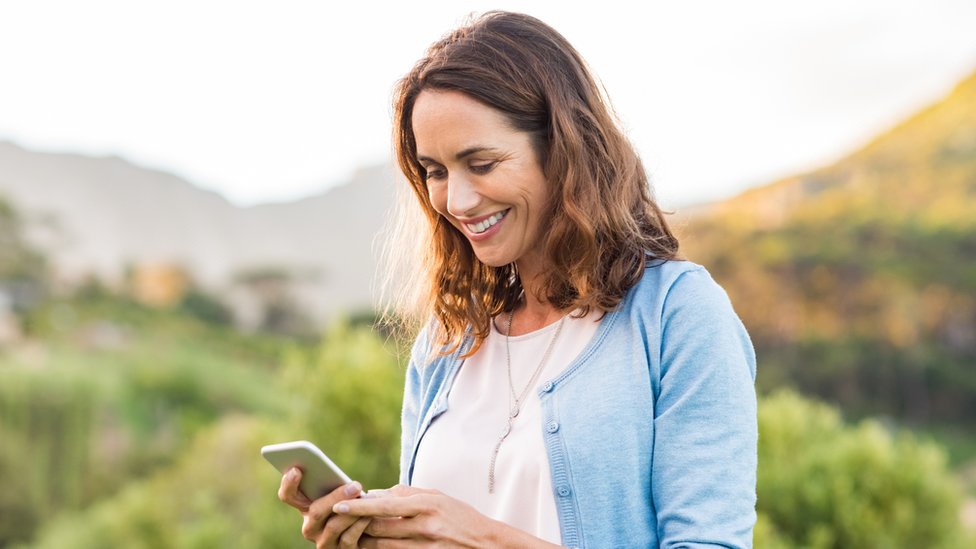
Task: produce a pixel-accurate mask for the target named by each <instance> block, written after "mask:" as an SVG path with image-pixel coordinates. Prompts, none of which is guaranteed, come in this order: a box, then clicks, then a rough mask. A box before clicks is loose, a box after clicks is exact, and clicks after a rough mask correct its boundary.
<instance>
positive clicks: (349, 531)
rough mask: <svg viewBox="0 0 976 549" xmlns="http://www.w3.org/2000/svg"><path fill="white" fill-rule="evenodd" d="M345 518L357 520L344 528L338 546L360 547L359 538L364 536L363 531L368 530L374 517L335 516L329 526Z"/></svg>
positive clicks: (347, 548) (344, 547) (355, 548)
mask: <svg viewBox="0 0 976 549" xmlns="http://www.w3.org/2000/svg"><path fill="white" fill-rule="evenodd" d="M345 519H353V520H355V522H353V523H352V524H351V525H349V526H348V527H346V528H344V530H345V531H344V532H342V534H341V535H340V536H339V544H338V545H337V546H336V547H339V548H341V549H358V547H359V538H360V537H362V535H363V532H365V531H366V527H367V526H369V523H370V522H371V521H372V519H370V518H367V517H362V518H356V517H352V516H335V517H333V518H332V520H330V521H329V526H332V522H333V521H339V520H345Z"/></svg>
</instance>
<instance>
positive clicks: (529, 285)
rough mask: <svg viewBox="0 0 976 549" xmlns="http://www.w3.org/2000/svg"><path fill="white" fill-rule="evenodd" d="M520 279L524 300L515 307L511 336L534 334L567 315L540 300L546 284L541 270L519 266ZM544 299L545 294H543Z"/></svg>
mask: <svg viewBox="0 0 976 549" xmlns="http://www.w3.org/2000/svg"><path fill="white" fill-rule="evenodd" d="M519 278H520V279H521V282H522V289H523V293H522V299H521V300H520V301H519V303H518V304H517V305H516V306H515V314H514V316H513V317H512V330H511V335H513V336H517V335H522V334H527V333H529V332H534V331H536V330H538V329H541V328H544V327H546V326H548V325H550V324H552V323H553V322H556V321H558V320H559V319H560V318H562V317H563V316H564V315H565V312H564V311H561V310H559V309H557V308H556V307H555V306H553V305H552V304H551V303H549V302H548V301H545V300H541V299H539V296H540V294H541V292H540V291H539V290H540V289H541V288H542V284H543V282H544V277H543V276H542V270H541V269H532V270H528V272H527V270H526V269H525V268H523V266H522V265H519ZM542 295H543V297H544V294H542Z"/></svg>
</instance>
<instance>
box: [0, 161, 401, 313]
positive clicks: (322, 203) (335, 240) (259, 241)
mask: <svg viewBox="0 0 976 549" xmlns="http://www.w3.org/2000/svg"><path fill="white" fill-rule="evenodd" d="M393 182H394V176H393V172H392V169H391V167H388V166H375V167H370V168H366V169H362V170H360V171H359V172H357V173H355V174H354V175H353V177H352V178H351V181H349V182H348V183H347V184H345V185H342V186H340V187H336V188H333V189H331V190H329V191H327V192H324V193H322V194H320V195H317V196H313V197H310V198H307V199H304V200H300V201H296V202H291V203H284V204H270V205H261V206H255V207H250V208H240V207H235V206H234V205H232V204H230V203H229V202H227V201H226V200H225V199H224V198H222V197H221V196H219V195H217V194H215V193H212V192H208V191H204V190H201V189H199V188H197V187H195V186H193V185H192V184H190V183H189V182H187V181H185V180H182V179H180V178H178V177H176V176H174V175H172V174H168V173H165V172H161V171H155V170H149V169H145V168H142V167H139V166H135V165H133V164H131V163H129V162H127V161H125V160H123V159H121V158H117V157H108V158H92V157H86V156H80V155H74V154H52V153H41V152H33V151H28V150H25V149H23V148H21V147H18V146H17V145H14V144H12V143H6V142H0V197H4V198H6V199H7V200H8V201H9V202H11V203H12V204H13V206H14V207H15V208H16V209H17V210H18V211H19V212H21V215H22V216H23V217H25V218H26V219H27V226H28V235H29V236H30V238H31V240H32V242H34V243H35V244H36V245H37V246H38V247H39V248H40V249H41V250H42V251H44V252H45V253H46V254H47V255H48V256H49V257H50V258H51V261H52V263H53V265H54V267H55V269H56V274H57V277H58V279H59V280H62V281H64V282H66V283H69V284H70V283H72V282H77V281H78V280H81V279H83V278H85V277H86V276H88V275H89V274H95V275H97V276H98V277H100V278H102V279H104V280H106V281H109V282H118V281H120V280H122V278H123V277H124V276H125V272H126V270H127V269H128V268H131V267H132V266H139V265H179V266H182V267H183V268H185V269H186V270H187V271H188V272H189V273H190V275H191V276H192V277H193V278H194V280H196V281H197V282H198V283H200V284H201V285H203V286H205V287H208V288H210V289H213V290H216V291H219V292H223V293H225V294H233V293H234V288H235V283H234V282H235V280H236V279H237V277H238V276H239V275H240V273H242V272H246V271H253V270H260V269H283V270H286V271H289V272H291V273H294V276H293V279H294V280H295V281H296V282H295V283H296V287H295V291H296V292H297V299H298V300H299V301H300V302H301V304H302V305H303V306H304V307H305V308H306V309H307V310H309V311H310V312H311V313H312V314H313V316H314V317H315V318H317V319H320V320H324V319H326V318H328V317H329V316H331V315H333V314H335V313H337V312H340V311H345V312H355V311H358V310H361V309H364V308H368V307H370V306H371V304H372V297H371V296H372V292H371V283H372V278H373V274H374V272H375V265H376V258H375V254H374V253H373V250H372V248H371V243H372V242H373V240H374V238H375V236H376V235H377V233H378V231H379V230H380V227H381V226H382V225H383V223H384V221H385V218H386V215H387V213H388V210H389V209H390V207H391V205H392V197H391V195H392V191H393Z"/></svg>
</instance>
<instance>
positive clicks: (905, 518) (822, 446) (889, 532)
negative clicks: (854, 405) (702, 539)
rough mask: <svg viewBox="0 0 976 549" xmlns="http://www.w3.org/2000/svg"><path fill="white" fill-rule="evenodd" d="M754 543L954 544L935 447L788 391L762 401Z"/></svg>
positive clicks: (954, 502) (947, 491)
mask: <svg viewBox="0 0 976 549" xmlns="http://www.w3.org/2000/svg"><path fill="white" fill-rule="evenodd" d="M758 493H759V503H758V507H757V510H758V512H759V514H760V523H759V526H758V527H757V530H756V534H757V535H756V539H757V543H756V546H757V547H766V546H767V545H766V544H765V543H761V542H765V541H769V544H768V546H770V547H775V546H777V544H787V546H790V547H803V548H808V549H842V548H843V549H847V548H851V547H857V548H859V549H868V548H872V547H878V548H881V547H883V548H901V547H904V548H906V549H907V548H917V547H926V548H933V549H934V548H947V549H948V548H955V547H960V546H961V545H960V544H961V537H960V536H961V535H962V531H961V526H960V524H959V500H960V494H959V490H958V487H957V486H956V483H955V481H954V479H953V477H952V476H951V475H950V473H949V472H948V470H947V469H946V465H945V456H944V455H943V453H942V452H941V451H940V450H939V449H938V448H937V447H936V446H934V445H931V444H927V443H921V442H918V441H917V440H916V439H915V438H913V437H912V436H910V435H908V434H892V433H889V432H888V431H887V430H886V429H885V428H883V427H882V426H881V425H880V424H879V423H878V422H876V421H863V422H861V423H860V424H858V425H856V426H853V427H846V426H845V425H844V424H843V422H842V421H841V418H840V416H839V414H838V413H837V412H836V411H835V410H834V409H832V408H830V407H828V406H826V405H824V404H817V403H814V402H812V401H809V400H805V399H803V398H801V397H799V396H797V395H796V394H793V393H791V392H778V393H776V394H774V395H772V396H770V397H767V398H765V399H763V401H762V403H761V406H760V408H759V477H758Z"/></svg>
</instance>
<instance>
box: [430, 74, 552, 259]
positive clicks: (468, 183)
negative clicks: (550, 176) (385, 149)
mask: <svg viewBox="0 0 976 549" xmlns="http://www.w3.org/2000/svg"><path fill="white" fill-rule="evenodd" d="M412 124H413V130H414V134H415V136H416V140H417V160H418V161H419V162H420V165H421V166H422V167H423V169H424V172H425V178H424V180H425V183H426V186H427V193H428V198H429V200H430V204H431V206H432V207H433V209H434V210H435V211H436V212H437V213H438V214H440V215H441V216H442V217H443V219H445V220H446V221H448V222H449V223H451V225H453V226H454V227H455V228H456V229H457V230H459V231H461V233H463V234H464V235H465V236H466V237H467V238H468V241H469V242H470V243H471V248H472V250H473V251H474V254H475V256H476V257H477V258H478V259H479V260H480V261H481V262H482V263H484V264H485V265H488V266H490V267H503V266H506V265H509V264H512V263H515V261H516V260H519V263H518V264H519V269H520V272H521V273H522V276H526V277H528V278H535V274H537V273H538V272H539V269H540V268H541V266H542V258H541V257H539V254H538V251H539V243H540V233H541V230H540V227H541V224H542V217H543V215H544V212H545V211H546V210H547V204H548V202H549V191H550V188H551V186H550V185H548V184H547V182H546V177H545V175H544V174H543V173H542V166H541V165H540V164H539V160H538V158H537V156H538V155H537V154H536V152H535V150H534V149H533V147H532V143H531V139H530V137H529V135H528V134H526V133H525V132H521V131H518V130H515V129H513V128H512V127H511V125H510V124H509V123H508V120H507V119H506V118H505V116H504V115H503V114H502V113H500V112H499V111H496V110H495V109H492V108H491V107H488V106H486V105H485V104H483V103H481V102H479V101H476V100H474V99H472V98H471V97H470V96H468V95H465V94H463V93H461V92H456V91H433V90H431V91H424V92H422V93H421V94H420V95H419V96H418V97H417V102H416V103H415V104H414V110H413V120H412Z"/></svg>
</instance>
